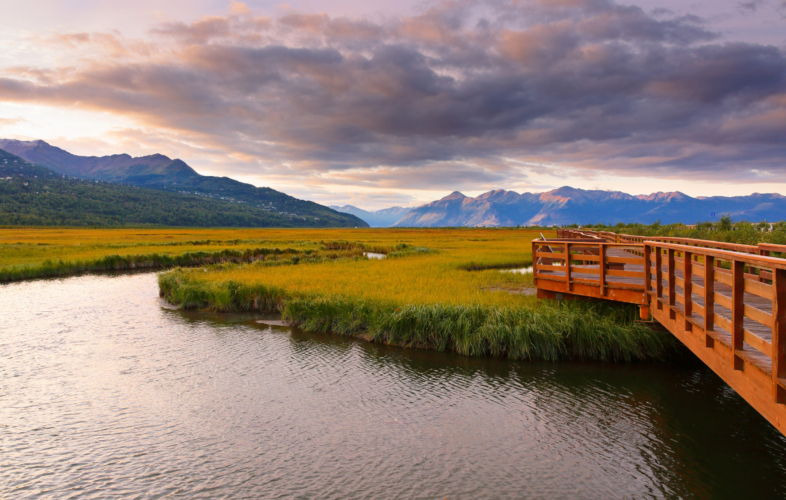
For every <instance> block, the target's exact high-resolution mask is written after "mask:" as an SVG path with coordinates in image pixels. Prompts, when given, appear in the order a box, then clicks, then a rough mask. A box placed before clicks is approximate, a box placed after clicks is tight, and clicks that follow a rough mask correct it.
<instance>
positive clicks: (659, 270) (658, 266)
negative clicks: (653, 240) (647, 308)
mask: <svg viewBox="0 0 786 500" xmlns="http://www.w3.org/2000/svg"><path fill="white" fill-rule="evenodd" d="M655 294H656V295H657V297H658V298H659V299H662V298H663V249H662V248H660V247H655ZM658 307H660V306H658Z"/></svg>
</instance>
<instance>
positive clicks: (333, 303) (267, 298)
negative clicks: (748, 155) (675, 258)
mask: <svg viewBox="0 0 786 500" xmlns="http://www.w3.org/2000/svg"><path fill="white" fill-rule="evenodd" d="M159 289H160V293H161V296H163V297H166V299H167V300H168V301H169V302H171V303H173V304H177V305H181V306H183V307H189V308H201V309H211V310H215V311H266V312H280V313H281V314H282V316H283V317H284V319H286V320H288V321H290V322H292V323H293V324H294V325H296V326H298V327H300V328H302V329H304V330H307V331H316V332H330V333H335V334H339V335H347V336H352V337H362V338H365V339H368V340H371V341H374V342H382V343H386V344H395V345H402V346H407V347H417V348H426V349H436V350H439V351H450V352H456V353H459V354H464V355H468V356H494V357H503V358H510V359H523V360H549V361H556V360H564V359H574V360H597V361H626V362H629V361H640V360H653V359H663V358H665V357H667V356H669V355H670V354H671V353H673V352H675V349H676V342H675V341H674V339H673V337H672V336H671V335H669V334H667V333H664V332H658V331H654V330H652V329H650V328H648V327H647V326H645V325H642V324H640V323H637V322H635V317H636V309H635V307H626V306H622V305H605V304H591V303H582V302H572V303H565V304H562V305H559V304H556V303H547V302H541V303H539V304H538V305H537V306H519V307H501V306H480V305H453V304H429V305H405V306H397V305H395V304H386V303H379V302H373V301H367V300H362V299H350V298H345V297H341V296H331V295H328V296H319V295H307V296H292V295H290V294H288V293H287V291H286V290H285V289H283V288H279V287H270V286H267V285H265V284H262V283H240V282H237V281H232V280H228V281H208V280H205V281H202V280H199V279H198V278H195V276H194V274H193V273H190V272H186V271H185V270H179V269H175V270H172V271H169V272H167V273H162V274H161V275H159Z"/></svg>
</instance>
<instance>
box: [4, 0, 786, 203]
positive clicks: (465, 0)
mask: <svg viewBox="0 0 786 500" xmlns="http://www.w3.org/2000/svg"><path fill="white" fill-rule="evenodd" d="M0 19H3V29H2V30H0V137H2V138H12V139H25V140H29V139H43V140H45V141H47V142H49V143H50V144H53V145H55V146H58V147H61V148H63V149H66V150H68V151H70V152H72V153H75V154H80V155H97V156H100V155H105V154H116V153H128V154H131V155H134V156H142V155H148V154H153V153H161V154H164V155H167V156H170V157H172V158H180V159H182V160H184V161H186V162H187V163H188V164H189V165H191V166H192V167H193V168H194V169H196V170H197V171H198V172H200V173H202V174H205V175H226V176H229V177H233V178H236V179H238V180H242V181H244V182H249V183H252V184H255V185H258V186H270V187H272V188H274V189H278V190H280V191H283V192H285V193H288V194H291V195H293V196H296V197H299V198H303V199H309V200H314V201H316V202H318V203H323V204H338V205H344V204H352V205H355V206H358V207H361V208H366V209H380V208H386V207H389V206H393V205H402V206H416V205H419V204H422V203H427V202H430V201H433V200H435V199H438V198H441V197H442V196H445V195H447V194H449V193H450V192H452V191H461V192H463V193H464V194H467V195H470V196H474V195H477V194H480V193H483V192H486V191H489V190H492V189H507V190H513V191H517V192H527V191H528V192H541V191H548V190H550V189H554V188H557V187H560V186H564V185H568V186H572V187H577V188H583V189H607V190H620V191H624V192H627V193H630V194H649V193H652V192H656V191H681V192H684V193H686V194H688V195H691V196H713V195H723V196H736V195H747V194H751V193H754V192H760V193H771V192H778V193H781V194H786V0H750V1H738V0H735V1H728V0H716V1H709V0H707V1H696V2H691V1H690V0H688V1H675V0H663V1H654V0H636V1H628V2H624V1H623V2H613V1H609V0H487V1H482V0H477V1H476V0H451V1H429V2H424V1H412V0H403V1H399V2H377V1H373V0H365V1H361V0H336V1H314V0H311V1H307V0H304V1H295V2H290V3H288V4H282V3H278V2H272V1H263V0H260V1H247V2H245V3H243V2H238V1H218V0H173V1H165V0H156V1H153V0H135V1H134V2H127V1H123V2H121V1H106V0H104V1H100V0H69V1H63V0H27V1H25V2H3V3H2V4H0Z"/></svg>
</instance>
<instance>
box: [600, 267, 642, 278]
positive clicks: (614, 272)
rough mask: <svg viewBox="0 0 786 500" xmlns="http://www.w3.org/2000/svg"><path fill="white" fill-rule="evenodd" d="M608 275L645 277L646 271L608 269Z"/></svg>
mask: <svg viewBox="0 0 786 500" xmlns="http://www.w3.org/2000/svg"><path fill="white" fill-rule="evenodd" d="M606 276H622V277H625V278H641V279H642V280H643V279H644V271H620V270H618V269H607V270H606Z"/></svg>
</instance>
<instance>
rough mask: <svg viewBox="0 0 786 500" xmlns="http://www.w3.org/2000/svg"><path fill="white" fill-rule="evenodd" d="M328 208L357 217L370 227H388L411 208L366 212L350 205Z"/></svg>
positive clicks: (391, 208)
mask: <svg viewBox="0 0 786 500" xmlns="http://www.w3.org/2000/svg"><path fill="white" fill-rule="evenodd" d="M330 208H332V209H333V210H335V211H336V212H343V213H346V214H352V215H354V216H356V217H359V218H360V219H363V220H364V221H366V222H368V225H369V226H371V227H390V226H392V225H393V224H395V223H396V222H398V221H399V220H400V219H401V218H402V217H404V216H405V215H407V214H408V213H409V212H410V211H412V209H411V208H404V207H390V208H384V209H382V210H375V211H368V210H363V209H362V208H358V207H354V206H352V205H344V206H343V207H339V206H337V205H330Z"/></svg>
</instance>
